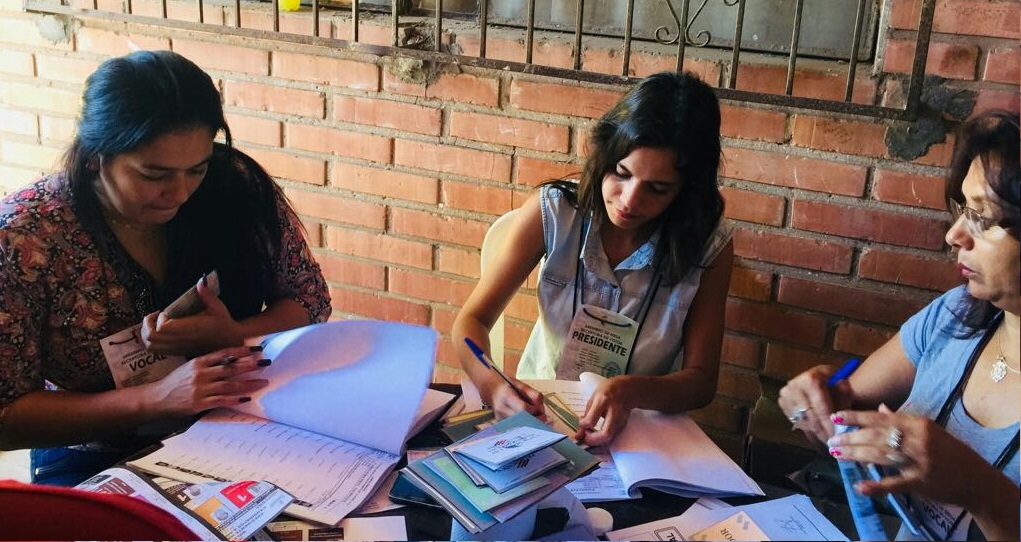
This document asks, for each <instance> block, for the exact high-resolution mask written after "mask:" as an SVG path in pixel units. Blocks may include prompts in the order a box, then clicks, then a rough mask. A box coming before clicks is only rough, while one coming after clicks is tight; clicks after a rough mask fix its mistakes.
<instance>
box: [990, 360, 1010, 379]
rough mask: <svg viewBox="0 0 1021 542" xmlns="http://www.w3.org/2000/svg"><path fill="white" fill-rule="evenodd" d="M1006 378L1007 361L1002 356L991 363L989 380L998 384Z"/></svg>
mask: <svg viewBox="0 0 1021 542" xmlns="http://www.w3.org/2000/svg"><path fill="white" fill-rule="evenodd" d="M1006 376H1007V360H1006V359H1004V357H1003V356H999V357H997V358H996V361H994V362H993V368H992V369H990V370H989V378H991V379H992V380H993V382H999V381H1001V380H1003V379H1004V378H1006Z"/></svg>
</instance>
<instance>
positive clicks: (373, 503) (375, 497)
mask: <svg viewBox="0 0 1021 542" xmlns="http://www.w3.org/2000/svg"><path fill="white" fill-rule="evenodd" d="M396 480H397V472H396V471H394V472H391V473H390V474H388V475H387V477H386V480H383V483H382V484H379V487H378V488H377V489H376V492H375V493H373V494H372V497H370V498H369V500H367V501H365V503H364V504H362V505H361V506H359V507H358V509H356V510H355V511H354V512H353V513H354V514H376V513H379V512H386V511H387V510H396V509H398V508H403V507H404V505H403V504H401V503H399V502H393V501H391V500H390V489H392V488H393V487H394V482H395V481H396Z"/></svg>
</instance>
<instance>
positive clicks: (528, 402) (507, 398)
mask: <svg viewBox="0 0 1021 542" xmlns="http://www.w3.org/2000/svg"><path fill="white" fill-rule="evenodd" d="M464 343H465V344H466V345H468V349H469V350H471V353H472V355H473V356H475V359H477V360H479V363H481V364H482V365H483V366H484V367H486V368H487V369H489V370H491V371H493V372H495V373H496V374H497V376H499V377H500V378H501V379H502V380H503V381H504V382H505V383H506V384H507V386H508V387H509V389H510V391H511V392H512V394H501V393H500V391H496V392H494V395H493V397H491V398H490V401H491V402H492V403H493V404H492V405H491V406H492V407H493V412H495V413H496V415H497V417H500V418H503V417H506V416H509V415H511V414H514V413H516V412H519V411H521V410H525V411H527V412H529V413H531V414H532V415H534V416H535V417H537V418H540V419H543V420H544V419H545V417H546V412H545V409H544V408H543V401H542V394H540V393H539V392H537V391H535V390H533V389H531V388H529V387H527V386H525V385H524V384H522V383H520V382H518V383H515V382H514V381H512V380H511V379H510V378H508V377H507V375H505V374H504V373H503V371H501V370H500V368H499V367H497V366H496V364H495V363H493V360H492V359H490V358H489V356H488V355H486V353H485V352H484V351H483V350H482V348H480V347H479V345H477V344H475V341H473V340H471V339H469V338H468V337H465V338H464ZM529 392H531V393H529ZM519 399H520V402H519V401H518V400H519ZM521 403H523V404H521Z"/></svg>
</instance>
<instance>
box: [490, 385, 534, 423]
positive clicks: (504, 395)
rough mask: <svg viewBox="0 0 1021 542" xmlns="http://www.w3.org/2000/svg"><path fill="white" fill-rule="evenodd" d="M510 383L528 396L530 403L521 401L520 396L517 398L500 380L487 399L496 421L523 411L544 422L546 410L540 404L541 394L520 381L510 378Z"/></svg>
mask: <svg viewBox="0 0 1021 542" xmlns="http://www.w3.org/2000/svg"><path fill="white" fill-rule="evenodd" d="M511 381H512V382H514V385H515V386H517V387H518V389H520V390H521V391H522V392H524V393H525V395H526V396H528V398H529V401H530V402H525V401H524V400H522V399H521V396H519V395H518V394H517V392H515V391H514V389H513V388H511V387H510V386H509V385H507V383H506V382H503V381H502V380H501V381H500V382H499V383H498V384H497V385H496V386H495V387H494V388H493V391H492V393H490V397H489V405H490V406H491V407H492V408H493V413H494V414H496V419H498V420H501V419H503V418H507V417H509V416H513V415H515V414H517V413H518V412H521V411H522V410H524V411H525V412H528V413H529V414H531V415H532V416H535V417H536V418H538V419H540V420H542V421H544V422H545V421H546V409H545V407H544V406H543V403H542V394H541V393H539V392H538V391H537V390H536V389H535V388H533V387H531V386H529V385H528V384H525V383H524V382H521V381H520V380H517V379H515V378H511Z"/></svg>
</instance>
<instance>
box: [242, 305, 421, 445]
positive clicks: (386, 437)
mask: <svg viewBox="0 0 1021 542" xmlns="http://www.w3.org/2000/svg"><path fill="white" fill-rule="evenodd" d="M436 341H437V333H436V332H435V331H434V330H431V329H429V328H426V327H422V326H412V325H405V324H397V323H393V322H378V321H372V320H348V321H337V322H327V323H324V324H317V325H311V326H305V327H302V328H298V329H295V330H291V331H285V332H283V333H277V334H274V335H269V336H267V337H266V338H265V339H264V340H263V343H264V344H263V355H264V356H265V357H266V358H269V359H272V360H273V364H272V365H270V366H269V367H266V368H265V369H263V370H262V371H261V372H260V374H259V377H260V378H266V379H268V380H269V382H270V384H269V386H268V387H266V388H264V389H262V390H260V391H258V392H255V393H253V394H252V401H251V402H250V403H246V404H243V405H238V407H236V408H235V409H234V410H237V411H239V412H245V413H248V414H251V415H254V416H259V417H260V418H266V419H269V420H273V421H276V422H280V423H284V424H287V425H290V426H293V427H301V428H302V429H306V430H308V431H313V432H315V433H319V434H322V435H327V436H331V437H335V438H339V439H341V440H345V441H348V442H357V443H359V444H361V445H363V446H368V447H370V448H375V449H377V450H383V451H385V452H389V453H391V454H397V455H400V454H401V453H402V452H403V447H404V442H405V441H406V440H407V437H408V428H410V427H411V426H412V422H413V421H414V419H415V415H416V413H417V412H418V410H419V407H420V405H421V404H422V398H423V396H424V394H425V390H426V388H427V387H428V386H429V383H430V382H431V381H432V371H433V361H434V359H435V353H436ZM382 428H385V429H386V430H381V429H382Z"/></svg>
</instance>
